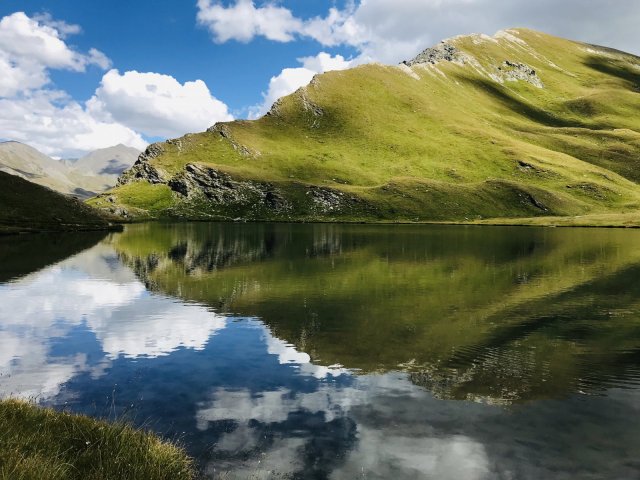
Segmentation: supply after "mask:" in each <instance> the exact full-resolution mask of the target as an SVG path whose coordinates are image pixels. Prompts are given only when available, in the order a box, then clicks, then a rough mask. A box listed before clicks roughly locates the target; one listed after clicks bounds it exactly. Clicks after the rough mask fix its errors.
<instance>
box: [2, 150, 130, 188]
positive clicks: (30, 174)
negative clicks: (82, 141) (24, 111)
mask: <svg viewBox="0 0 640 480" xmlns="http://www.w3.org/2000/svg"><path fill="white" fill-rule="evenodd" d="M137 153H138V152H137V150H135V149H132V148H129V147H125V146H124V145H117V146H115V147H111V148H105V149H101V150H96V151H95V152H93V153H91V154H89V155H87V156H85V157H82V158H81V159H78V160H54V159H52V158H50V157H48V156H47V155H45V154H43V153H42V152H40V151H38V150H36V149H35V148H33V147H30V146H29V145H26V144H24V143H19V142H2V143H0V171H2V172H6V173H9V174H12V175H17V176H19V177H21V178H24V179H25V180H29V181H31V182H33V183H37V184H39V185H42V186H45V187H48V188H51V189H52V190H55V191H57V192H60V193H64V194H69V195H75V196H78V197H80V198H89V197H92V196H94V195H96V194H98V193H100V192H103V191H105V190H107V189H108V188H110V187H113V186H114V185H115V184H116V180H117V177H118V174H119V173H121V172H122V170H124V169H125V168H128V167H130V166H131V165H133V163H134V162H135V159H136V157H137Z"/></svg>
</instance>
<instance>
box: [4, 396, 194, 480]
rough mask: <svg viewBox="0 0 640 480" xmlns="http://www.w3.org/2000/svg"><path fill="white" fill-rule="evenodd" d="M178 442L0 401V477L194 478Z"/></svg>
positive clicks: (17, 479) (40, 479) (11, 479)
mask: <svg viewBox="0 0 640 480" xmlns="http://www.w3.org/2000/svg"><path fill="white" fill-rule="evenodd" d="M194 472H195V470H194V468H193V464H192V461H191V460H190V459H189V457H188V456H187V455H186V454H185V453H184V452H183V451H182V450H181V449H180V448H178V447H176V446H175V445H173V444H171V443H166V442H163V441H161V440H160V439H159V438H157V437H156V436H154V435H152V434H150V433H146V432H141V431H137V430H134V429H133V428H131V427H129V426H126V425H123V424H110V423H106V422H102V421H99V420H94V419H91V418H88V417H83V416H78V415H71V414H68V413H61V412H56V411H54V410H50V409H44V408H40V407H37V406H35V405H32V404H29V403H26V402H22V401H18V400H2V401H0V478H2V479H7V480H36V479H37V480H45V479H46V480H58V479H59V480H63V479H64V480H73V479H78V480H80V479H82V480H85V479H94V480H108V479H113V480H115V479H127V480H161V479H166V480H177V479H191V478H195V474H194Z"/></svg>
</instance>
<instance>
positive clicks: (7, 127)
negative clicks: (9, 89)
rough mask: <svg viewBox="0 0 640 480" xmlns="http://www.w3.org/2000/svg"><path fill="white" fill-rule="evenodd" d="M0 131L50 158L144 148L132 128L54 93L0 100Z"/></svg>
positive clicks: (56, 92) (50, 91)
mask: <svg viewBox="0 0 640 480" xmlns="http://www.w3.org/2000/svg"><path fill="white" fill-rule="evenodd" d="M0 81H1V80H0ZM0 132H2V136H3V137H4V138H7V139H11V140H16V141H19V142H24V143H28V144H29V145H31V146H33V147H34V148H37V149H38V150H40V151H41V152H43V153H45V154H47V155H52V156H64V157H74V156H79V155H81V154H83V153H85V152H88V151H91V150H95V149H97V148H105V147H110V146H113V145H116V144H118V143H122V144H124V145H129V146H131V147H134V148H137V149H140V150H142V149H144V148H145V147H146V145H147V142H146V141H145V140H144V139H143V138H142V136H141V135H140V134H139V133H136V132H135V131H133V130H132V129H131V128H128V127H126V126H124V125H122V124H120V123H116V122H113V121H104V120H100V119H97V118H96V117H95V116H94V115H92V114H91V113H89V112H88V111H87V109H86V108H85V107H84V106H82V105H81V104H79V103H77V102H76V101H74V100H72V99H71V98H70V97H69V96H68V95H67V94H65V93H64V92H60V91H55V90H39V91H35V92H31V94H30V95H28V96H22V97H19V98H0Z"/></svg>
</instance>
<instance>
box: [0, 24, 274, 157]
mask: <svg viewBox="0 0 640 480" xmlns="http://www.w3.org/2000/svg"><path fill="white" fill-rule="evenodd" d="M260 31H261V32H262V31H263V30H260ZM80 32H81V28H80V27H79V26H78V25H71V24H68V23H66V22H64V21H62V20H56V19H54V18H52V17H51V15H49V14H39V15H35V16H33V17H29V16H27V15H26V14H25V13H23V12H16V13H13V14H11V15H7V16H5V17H2V18H1V19H0V132H2V134H1V135H2V139H4V140H17V141H21V142H25V143H28V144H30V145H32V146H34V147H35V148H37V149H39V150H41V151H42V152H43V153H45V154H48V155H51V156H56V157H75V156H80V155H83V154H85V153H87V152H89V151H92V150H95V149H98V148H105V147H110V146H113V145H116V144H118V143H122V144H125V145H129V146H131V147H134V148H138V149H144V148H145V147H146V145H147V142H146V141H145V139H144V138H143V136H148V137H172V136H180V135H183V134H185V133H187V132H193V131H201V130H204V129H206V128H207V127H209V126H211V125H212V124H213V123H215V122H218V121H225V120H232V119H233V117H232V116H231V114H230V113H229V111H228V108H227V106H226V105H225V104H224V103H223V102H221V101H220V100H218V99H216V98H215V97H214V96H212V95H211V92H210V91H209V89H208V88H207V86H206V84H205V83H204V82H203V81H202V80H195V81H191V82H185V83H183V84H181V83H180V82H178V81H177V80H176V79H175V78H173V77H171V76H169V75H162V74H159V73H154V72H136V71H129V72H125V73H123V74H120V73H119V72H118V71H117V70H110V71H108V72H107V73H106V74H105V75H104V76H103V77H102V81H101V83H100V85H99V86H98V88H97V89H96V91H95V94H94V95H93V97H92V98H91V99H90V100H89V101H88V102H86V103H80V102H78V101H76V100H74V99H73V98H71V96H69V95H68V94H67V93H66V92H62V91H60V90H56V89H55V87H54V86H53V85H51V79H50V71H51V70H70V71H74V72H80V73H81V72H84V71H85V70H86V68H87V67H88V66H90V65H93V66H96V67H98V68H101V69H103V70H108V69H109V68H110V67H111V60H110V59H109V58H108V57H107V56H106V55H105V54H104V53H103V52H101V51H99V50H97V49H95V48H91V49H89V50H88V52H86V53H81V52H78V51H77V50H75V49H73V48H71V47H70V46H69V45H68V44H67V43H66V41H65V39H66V38H67V37H68V36H70V35H76V34H79V33H80Z"/></svg>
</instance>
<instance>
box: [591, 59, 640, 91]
mask: <svg viewBox="0 0 640 480" xmlns="http://www.w3.org/2000/svg"><path fill="white" fill-rule="evenodd" d="M585 65H586V66H587V67H589V68H591V69H593V70H596V71H597V72H600V73H604V74H605V75H609V76H611V77H614V78H617V79H619V80H623V81H624V83H625V86H626V87H627V88H628V89H629V90H631V91H633V92H636V93H640V68H638V69H635V68H633V67H632V66H631V65H629V64H628V63H627V62H625V61H623V60H618V59H615V58H608V57H600V56H595V55H593V56H591V57H589V58H588V59H587V60H586V61H585Z"/></svg>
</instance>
